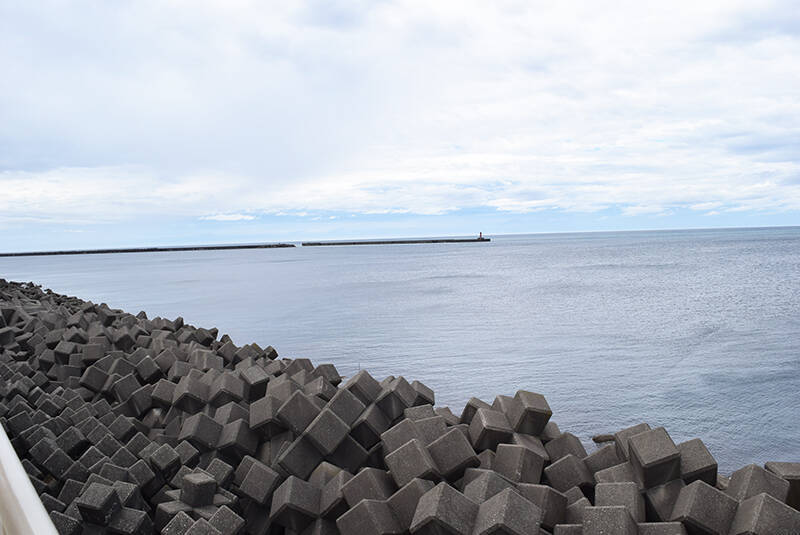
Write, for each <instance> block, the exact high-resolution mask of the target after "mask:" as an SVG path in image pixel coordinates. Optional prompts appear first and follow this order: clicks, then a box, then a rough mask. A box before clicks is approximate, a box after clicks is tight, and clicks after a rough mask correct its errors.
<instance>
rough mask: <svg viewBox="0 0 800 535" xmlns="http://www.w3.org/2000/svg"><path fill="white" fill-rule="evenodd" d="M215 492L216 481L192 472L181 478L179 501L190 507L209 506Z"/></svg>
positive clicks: (200, 473) (206, 475)
mask: <svg viewBox="0 0 800 535" xmlns="http://www.w3.org/2000/svg"><path fill="white" fill-rule="evenodd" d="M216 492H217V482H216V480H215V479H214V478H213V477H211V476H210V475H208V474H205V473H203V472H193V473H191V474H186V475H185V476H183V481H182V482H181V494H180V496H181V501H182V502H183V503H186V504H189V505H191V506H192V507H203V506H204V505H211V504H212V503H213V501H214V494H215V493H216Z"/></svg>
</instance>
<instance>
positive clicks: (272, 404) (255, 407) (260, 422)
mask: <svg viewBox="0 0 800 535" xmlns="http://www.w3.org/2000/svg"><path fill="white" fill-rule="evenodd" d="M281 405H282V403H281V402H280V401H279V400H278V399H277V398H274V397H272V396H264V397H262V398H260V399H258V400H256V401H254V402H252V403H251V404H250V411H249V413H250V414H249V422H250V429H252V430H253V431H255V432H256V433H258V434H259V435H261V436H262V437H264V438H272V437H273V436H275V435H278V434H280V433H282V432H283V431H285V430H286V427H285V424H284V423H283V422H281V420H280V419H279V418H278V409H279V408H280V406H281Z"/></svg>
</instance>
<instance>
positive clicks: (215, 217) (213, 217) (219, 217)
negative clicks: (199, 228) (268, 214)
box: [200, 214, 255, 221]
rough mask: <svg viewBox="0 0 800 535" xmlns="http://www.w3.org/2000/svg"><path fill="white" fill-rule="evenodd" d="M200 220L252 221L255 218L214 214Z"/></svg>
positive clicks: (244, 215)
mask: <svg viewBox="0 0 800 535" xmlns="http://www.w3.org/2000/svg"><path fill="white" fill-rule="evenodd" d="M200 219H202V220H204V221H252V220H254V219H255V216H252V215H246V214H214V215H205V216H203V217H201V218H200Z"/></svg>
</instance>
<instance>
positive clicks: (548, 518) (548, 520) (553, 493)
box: [517, 483, 567, 531]
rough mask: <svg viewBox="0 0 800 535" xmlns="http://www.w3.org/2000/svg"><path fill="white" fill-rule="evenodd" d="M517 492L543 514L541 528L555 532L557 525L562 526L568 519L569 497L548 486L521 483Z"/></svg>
mask: <svg viewBox="0 0 800 535" xmlns="http://www.w3.org/2000/svg"><path fill="white" fill-rule="evenodd" d="M517 492H519V493H520V495H521V496H522V497H523V498H525V499H526V500H528V501H529V502H531V503H532V504H534V505H536V506H537V507H538V508H539V509H540V510H541V512H542V516H541V526H542V527H543V528H545V529H548V530H550V531H553V528H554V527H555V526H556V524H561V523H562V522H564V521H565V519H566V514H567V497H566V496H565V495H564V494H562V493H561V492H558V491H557V490H555V489H554V488H552V487H549V486H547V485H535V484H532V483H520V484H518V485H517Z"/></svg>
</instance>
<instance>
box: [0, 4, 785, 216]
mask: <svg viewBox="0 0 800 535" xmlns="http://www.w3.org/2000/svg"><path fill="white" fill-rule="evenodd" d="M795 8H796V6H794V5H793V3H792V2H773V3H771V4H768V5H764V4H762V3H758V4H756V3H752V2H742V1H739V2H730V1H725V2H722V1H711V2H688V1H687V2H679V3H678V4H675V3H670V4H664V5H656V4H652V3H649V4H648V3H636V2H629V3H623V4H615V5H614V6H613V7H609V6H607V5H602V4H592V3H589V4H584V3H573V2H559V3H555V4H554V3H550V4H537V3H533V2H514V1H507V2H497V3H485V2H458V3H456V2H435V3H420V2H416V1H412V0H390V1H387V2H375V3H372V2H363V3H360V4H358V5H351V4H345V3H341V4H328V3H325V4H320V3H318V2H313V3H309V2H288V3H284V4H280V5H275V4H269V5H267V4H262V3H259V2H248V1H242V2H232V3H231V2H228V3H217V2H198V3H194V2H192V3H187V2H181V1H175V2H169V3H164V2H137V3H134V4H129V5H126V6H125V7H124V8H122V7H120V6H119V5H116V4H104V3H94V2H86V3H83V4H81V3H78V4H70V5H66V4H61V3H58V2H51V3H50V2H47V3H44V4H42V3H5V4H3V5H2V6H0V69H1V72H3V76H4V81H5V83H3V84H0V116H2V117H3V120H2V121H0V188H2V193H3V194H2V195H0V221H3V220H6V221H7V220H15V221H20V220H22V219H23V218H26V219H27V220H37V221H53V222H58V224H63V223H64V222H67V223H75V224H85V223H90V222H107V221H119V220H130V219H135V218H138V217H142V216H147V217H148V218H151V219H152V218H159V217H166V216H165V214H168V215H169V216H170V217H189V218H204V219H212V220H217V221H233V220H248V218H253V217H255V215H253V214H258V213H287V214H291V215H298V214H300V213H307V214H314V213H316V212H319V211H340V212H347V213H368V214H382V213H383V214H405V213H414V214H444V213H448V212H449V211H452V210H457V209H472V208H479V207H489V208H494V209H497V210H500V211H505V212H509V213H522V212H531V211H537V210H545V209H558V210H564V211H573V212H596V211H599V210H603V209H606V208H609V207H619V208H620V209H622V210H623V213H625V214H628V215H638V214H659V213H666V212H668V211H669V210H670V209H671V208H674V207H686V208H691V209H692V210H697V211H704V212H705V211H709V210H710V211H725V212H727V213H735V212H737V211H752V210H773V211H796V210H800V149H799V148H798V147H800V139H799V138H798V136H797V132H798V124H800V101H798V99H797V88H798V87H800V71H798V69H796V65H797V63H798V61H800V20H798V17H797V16H796V15H795V11H796V9H795ZM209 214H210V215H209ZM231 218H236V219H231Z"/></svg>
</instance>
